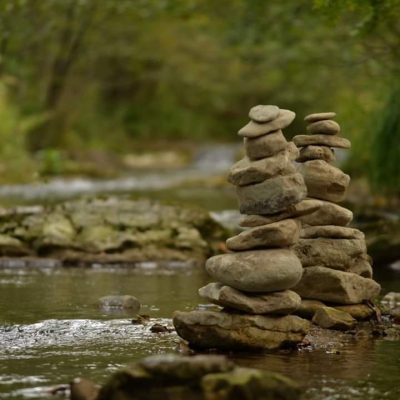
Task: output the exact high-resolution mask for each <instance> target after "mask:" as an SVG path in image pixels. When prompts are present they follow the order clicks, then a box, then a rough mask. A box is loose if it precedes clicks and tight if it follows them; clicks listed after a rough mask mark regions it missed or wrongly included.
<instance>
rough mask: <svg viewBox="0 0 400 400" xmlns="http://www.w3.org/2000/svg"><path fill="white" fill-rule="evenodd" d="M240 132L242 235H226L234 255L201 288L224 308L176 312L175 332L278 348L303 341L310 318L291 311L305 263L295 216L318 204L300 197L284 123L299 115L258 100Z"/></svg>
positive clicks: (236, 172)
mask: <svg viewBox="0 0 400 400" xmlns="http://www.w3.org/2000/svg"><path fill="white" fill-rule="evenodd" d="M249 117H250V119H251V121H250V122H249V123H248V124H247V125H246V126H244V127H243V128H242V129H241V130H240V131H239V135H240V136H242V137H243V138H244V147H245V152H246V156H245V157H244V158H243V159H241V160H240V161H239V162H237V163H236V164H235V165H233V167H232V168H231V170H230V173H229V177H228V180H229V182H230V183H232V184H233V185H235V186H236V189H237V195H238V198H239V204H240V212H241V213H242V214H245V216H244V218H243V220H242V222H241V226H242V227H244V228H245V230H244V231H243V232H241V233H240V234H238V235H236V236H234V237H231V238H229V239H228V240H227V242H226V245H227V248H228V250H229V251H230V253H227V254H222V255H218V256H214V257H211V258H210V259H209V260H208V261H207V263H206V270H207V272H208V273H209V274H210V275H211V277H212V278H213V279H215V280H216V281H217V282H216V283H210V284H208V285H206V286H205V287H202V288H201V289H200V290H199V294H200V295H201V296H202V297H204V298H205V299H207V300H208V301H210V302H212V303H214V304H217V305H219V306H222V307H223V309H222V310H218V311H211V310H210V311H209V310H207V311H205V310H195V311H191V312H176V313H175V314H174V319H173V322H174V325H175V328H176V330H177V332H178V334H179V335H180V336H181V337H182V338H184V339H185V340H187V341H188V342H189V345H190V346H191V347H194V348H200V349H201V348H203V349H204V348H208V349H209V348H217V349H220V350H239V349H249V348H252V349H276V348H279V347H282V346H284V345H288V344H294V343H298V342H300V341H302V340H303V338H304V336H305V335H306V333H307V332H308V330H309V327H310V323H309V321H307V320H306V319H303V318H300V317H299V316H296V315H289V314H291V313H292V312H293V311H295V310H296V309H297V308H298V307H299V306H300V304H301V298H300V296H299V295H298V294H296V293H295V292H294V291H292V290H290V289H291V288H293V287H294V286H295V285H296V284H297V283H298V282H299V281H300V279H301V276H302V273H303V268H302V265H301V262H300V260H299V258H298V256H297V255H296V253H295V251H294V249H293V246H294V245H295V244H296V243H297V241H298V239H299V234H300V229H301V224H300V222H299V220H298V219H296V218H298V217H299V216H301V215H305V214H307V213H310V212H314V211H316V210H317V208H318V206H315V204H313V203H310V202H307V201H303V199H304V198H305V197H306V187H305V184H304V180H303V177H302V175H301V174H300V173H298V172H297V171H296V168H295V166H294V163H293V161H294V160H295V159H296V158H297V157H298V155H299V151H298V149H297V148H296V146H295V145H294V144H293V143H288V142H287V141H286V139H285V137H284V135H283V133H282V129H284V128H286V127H287V126H289V124H290V123H291V122H292V121H293V119H294V117H295V113H294V112H292V111H289V110H282V109H279V108H278V107H277V106H256V107H253V108H252V109H251V110H250V113H249Z"/></svg>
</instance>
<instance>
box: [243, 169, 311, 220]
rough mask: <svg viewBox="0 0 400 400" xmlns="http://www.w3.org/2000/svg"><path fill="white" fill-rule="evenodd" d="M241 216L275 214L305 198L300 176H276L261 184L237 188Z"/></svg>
mask: <svg viewBox="0 0 400 400" xmlns="http://www.w3.org/2000/svg"><path fill="white" fill-rule="evenodd" d="M236 192H237V195H238V198H239V204H240V212H241V213H242V214H275V213H277V212H280V211H283V210H285V209H286V208H287V207H289V206H291V205H293V204H296V203H299V202H300V201H301V200H303V199H304V198H305V197H306V187H305V185H304V180H303V177H302V176H301V174H292V175H285V176H278V177H276V178H271V179H268V180H266V181H264V182H262V183H257V184H255V185H249V186H239V187H237V190H236Z"/></svg>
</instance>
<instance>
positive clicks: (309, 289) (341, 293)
mask: <svg viewBox="0 0 400 400" xmlns="http://www.w3.org/2000/svg"><path fill="white" fill-rule="evenodd" d="M380 289H381V287H380V285H379V284H378V283H377V282H375V281H374V280H372V279H368V278H363V277H361V276H359V275H356V274H352V273H350V272H343V271H337V270H334V269H331V268H326V267H308V268H305V269H304V273H303V276H302V278H301V280H300V282H299V283H298V284H297V286H296V287H294V288H293V290H294V291H295V292H296V293H298V294H299V295H300V296H301V297H302V298H305V299H314V300H321V301H328V302H332V303H337V304H358V303H362V302H363V301H364V300H371V299H373V298H375V297H376V296H378V294H379V292H380Z"/></svg>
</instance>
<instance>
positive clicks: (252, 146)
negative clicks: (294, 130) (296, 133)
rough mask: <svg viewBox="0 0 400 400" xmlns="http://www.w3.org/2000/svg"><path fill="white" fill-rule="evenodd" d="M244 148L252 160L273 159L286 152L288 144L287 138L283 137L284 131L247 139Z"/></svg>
mask: <svg viewBox="0 0 400 400" xmlns="http://www.w3.org/2000/svg"><path fill="white" fill-rule="evenodd" d="M244 148H245V151H246V155H247V157H248V158H250V160H259V159H260V158H266V157H271V156H274V155H275V154H278V153H279V152H282V151H284V150H286V149H287V148H288V142H287V140H286V138H285V136H283V133H282V131H276V132H272V133H270V134H269V135H264V136H259V137H257V138H254V139H251V138H245V139H244ZM291 148H292V147H291ZM292 154H293V152H292Z"/></svg>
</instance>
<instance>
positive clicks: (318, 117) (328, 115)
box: [304, 111, 336, 122]
mask: <svg viewBox="0 0 400 400" xmlns="http://www.w3.org/2000/svg"><path fill="white" fill-rule="evenodd" d="M335 117H336V113H335V112H332V111H329V112H323V113H314V114H309V115H307V116H306V117H305V118H304V121H306V122H316V121H322V120H324V119H332V118H335Z"/></svg>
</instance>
